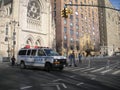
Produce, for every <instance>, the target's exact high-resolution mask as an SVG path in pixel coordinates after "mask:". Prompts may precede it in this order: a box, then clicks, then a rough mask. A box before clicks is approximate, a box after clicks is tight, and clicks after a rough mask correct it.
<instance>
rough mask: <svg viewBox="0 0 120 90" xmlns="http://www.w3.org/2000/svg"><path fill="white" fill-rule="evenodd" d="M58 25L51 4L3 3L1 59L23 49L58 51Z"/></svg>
mask: <svg viewBox="0 0 120 90" xmlns="http://www.w3.org/2000/svg"><path fill="white" fill-rule="evenodd" d="M55 41H56V40H55V24H54V21H53V18H52V10H51V3H50V0H0V56H1V57H11V56H12V55H15V56H16V55H17V52H18V50H19V49H20V48H23V47H31V48H34V47H36V46H41V47H50V48H55Z"/></svg>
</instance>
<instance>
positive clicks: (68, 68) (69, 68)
mask: <svg viewBox="0 0 120 90" xmlns="http://www.w3.org/2000/svg"><path fill="white" fill-rule="evenodd" d="M77 68H78V67H66V68H64V70H71V69H77Z"/></svg>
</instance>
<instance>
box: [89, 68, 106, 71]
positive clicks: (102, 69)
mask: <svg viewBox="0 0 120 90" xmlns="http://www.w3.org/2000/svg"><path fill="white" fill-rule="evenodd" d="M104 68H105V67H102V68H99V69H96V70H93V71H91V72H98V71H101V70H103V69H104Z"/></svg>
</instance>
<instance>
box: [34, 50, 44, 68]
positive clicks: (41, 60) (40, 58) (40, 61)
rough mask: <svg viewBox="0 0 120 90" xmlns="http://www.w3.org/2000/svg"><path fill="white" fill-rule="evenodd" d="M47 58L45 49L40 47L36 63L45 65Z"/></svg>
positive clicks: (36, 64)
mask: <svg viewBox="0 0 120 90" xmlns="http://www.w3.org/2000/svg"><path fill="white" fill-rule="evenodd" d="M45 59H46V55H45V53H44V51H43V50H42V49H38V52H37V57H36V58H35V63H34V65H35V66H42V67H44V65H45Z"/></svg>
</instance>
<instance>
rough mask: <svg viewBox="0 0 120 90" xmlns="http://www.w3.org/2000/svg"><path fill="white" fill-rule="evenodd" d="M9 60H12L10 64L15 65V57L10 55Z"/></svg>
mask: <svg viewBox="0 0 120 90" xmlns="http://www.w3.org/2000/svg"><path fill="white" fill-rule="evenodd" d="M11 61H12V66H14V65H15V57H14V56H12V58H11Z"/></svg>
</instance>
